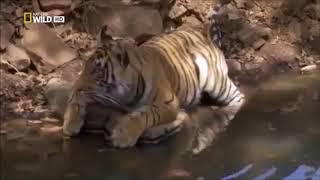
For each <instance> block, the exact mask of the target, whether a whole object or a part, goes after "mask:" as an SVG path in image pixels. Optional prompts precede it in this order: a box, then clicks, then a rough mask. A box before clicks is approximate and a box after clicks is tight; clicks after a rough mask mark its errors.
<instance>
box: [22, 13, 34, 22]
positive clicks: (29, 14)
mask: <svg viewBox="0 0 320 180" xmlns="http://www.w3.org/2000/svg"><path fill="white" fill-rule="evenodd" d="M28 16H30V20H29V21H27V17H28ZM23 22H24V23H25V24H26V23H32V12H25V13H23Z"/></svg>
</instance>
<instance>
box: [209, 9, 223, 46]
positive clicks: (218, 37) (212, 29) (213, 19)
mask: <svg viewBox="0 0 320 180" xmlns="http://www.w3.org/2000/svg"><path fill="white" fill-rule="evenodd" d="M220 8H221V4H220V3H218V4H217V5H215V6H214V7H213V12H212V14H211V15H210V16H209V23H210V24H209V30H208V31H209V32H208V35H209V38H210V40H211V41H212V42H213V43H214V44H216V45H217V46H218V47H219V48H221V46H222V33H221V28H220V25H221V24H220V22H219V19H218V16H219V15H220V14H221V10H220Z"/></svg>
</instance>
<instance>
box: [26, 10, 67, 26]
mask: <svg viewBox="0 0 320 180" xmlns="http://www.w3.org/2000/svg"><path fill="white" fill-rule="evenodd" d="M64 21H65V17H64V16H49V15H46V14H45V13H32V12H25V13H23V22H24V23H25V24H28V23H42V24H46V23H64Z"/></svg>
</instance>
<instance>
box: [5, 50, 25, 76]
mask: <svg viewBox="0 0 320 180" xmlns="http://www.w3.org/2000/svg"><path fill="white" fill-rule="evenodd" d="M6 52H7V53H6V54H5V55H4V56H6V57H5V58H7V60H8V61H9V62H10V63H11V64H12V65H13V66H14V67H15V68H17V70H19V71H23V70H26V69H27V68H28V67H29V66H30V65H31V61H30V57H29V55H28V54H27V53H26V52H25V50H24V49H22V48H20V47H17V46H15V45H13V44H9V46H8V47H7V51H6Z"/></svg>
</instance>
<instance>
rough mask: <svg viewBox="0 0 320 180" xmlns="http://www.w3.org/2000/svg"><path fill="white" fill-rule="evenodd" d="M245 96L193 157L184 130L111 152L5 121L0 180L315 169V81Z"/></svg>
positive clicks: (301, 79)
mask: <svg viewBox="0 0 320 180" xmlns="http://www.w3.org/2000/svg"><path fill="white" fill-rule="evenodd" d="M248 89H249V90H250V93H249V94H250V96H249V98H250V99H249V103H248V104H246V106H245V107H244V108H243V109H242V111H241V112H240V113H239V114H238V115H237V116H236V118H235V119H234V120H233V121H232V123H231V125H229V126H228V128H227V129H226V131H225V132H224V133H221V134H219V136H218V138H217V139H215V141H214V143H213V144H211V145H210V146H208V147H207V148H206V149H204V150H203V151H202V152H200V153H199V154H192V153H191V151H190V139H192V137H193V134H192V133H190V132H193V131H192V130H189V129H188V128H185V129H184V130H183V132H181V133H180V134H178V135H176V136H174V137H171V138H170V139H169V140H167V141H165V142H162V143H161V144H158V145H139V146H137V147H135V148H132V149H127V150H116V149H110V148H108V147H106V146H105V144H104V142H103V139H102V137H100V136H93V135H91V136H82V137H81V138H76V139H72V140H64V139H63V138H61V137H60V135H58V134H56V133H39V132H38V131H37V130H36V128H33V126H26V123H25V120H19V119H17V120H12V121H10V123H11V124H10V125H11V127H14V128H13V129H14V131H16V133H15V135H10V133H8V134H6V135H1V153H2V154H1V162H2V163H1V179H4V180H15V179H23V180H28V179H30V180H37V179H39V180H40V179H41V180H42V179H46V180H49V179H52V180H58V179H97V180H100V179H103V180H109V179H110V180H144V179H145V180H153V179H199V180H200V179H205V180H213V179H220V178H222V177H227V176H228V175H231V174H234V173H236V172H239V171H240V170H241V169H242V170H244V173H243V174H242V175H241V176H239V177H238V178H237V179H253V178H254V177H257V176H259V175H261V174H263V173H266V172H269V173H270V174H272V175H271V178H270V179H280V178H282V177H286V176H288V175H290V174H291V173H292V172H293V171H295V170H296V169H297V168H298V167H299V166H301V165H306V166H310V167H313V168H315V169H317V168H320V118H319V116H320V108H319V107H320V74H314V75H305V76H291V75H288V76H281V77H276V78H274V79H272V80H270V81H269V82H266V83H263V84H262V85H259V86H255V87H254V88H252V87H251V88H248ZM202 112H203V111H202ZM203 114H205V115H203ZM203 114H202V116H206V117H207V118H208V119H210V118H212V116H210V113H203ZM17 132H18V133H17ZM246 170H247V171H246ZM267 174H268V173H267Z"/></svg>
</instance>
